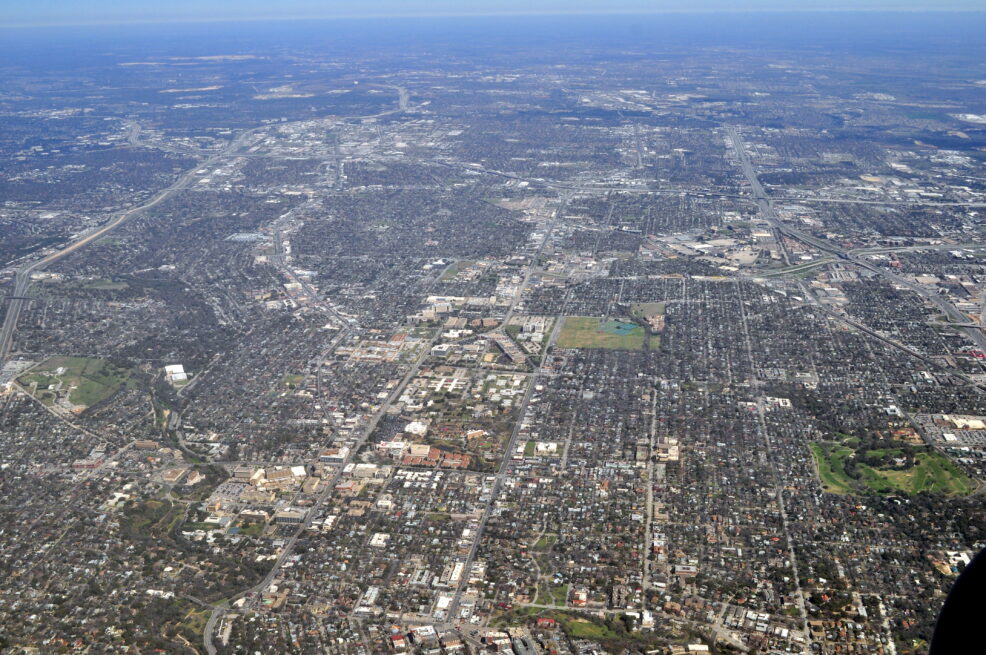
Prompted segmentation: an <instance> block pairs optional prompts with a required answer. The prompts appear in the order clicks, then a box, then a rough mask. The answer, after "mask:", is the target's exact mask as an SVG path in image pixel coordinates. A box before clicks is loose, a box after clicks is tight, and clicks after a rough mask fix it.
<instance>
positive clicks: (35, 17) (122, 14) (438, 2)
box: [0, 0, 986, 26]
mask: <svg viewBox="0 0 986 655" xmlns="http://www.w3.org/2000/svg"><path fill="white" fill-rule="evenodd" d="M984 9H986V4H984V2H983V0H0V25H7V26H16V25H56V24H61V25H66V24H68V25H71V24H103V23H107V24H109V23H128V22H148V23H154V22H173V21H212V20H222V21H232V20H267V19H292V18H334V17H368V16H389V17H398V16H400V17H403V16H421V17H427V16H438V15H470V14H476V15H483V14H530V13H548V14H552V13H558V14H578V13H661V12H703V11H705V12H710V11H711V12H720V11H796V10H797V11H804V10H820V11H828V10H871V11H878V10H907V11H922V10H937V11H941V10H952V11H969V10H974V11H982V10H984Z"/></svg>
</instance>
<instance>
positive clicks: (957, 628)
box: [928, 548, 986, 655]
mask: <svg viewBox="0 0 986 655" xmlns="http://www.w3.org/2000/svg"><path fill="white" fill-rule="evenodd" d="M983 617H986V548H984V549H983V550H981V551H980V552H979V554H978V555H976V557H975V558H974V559H973V560H972V561H971V562H969V565H968V566H966V567H965V570H964V571H962V573H961V574H960V575H959V577H958V579H957V580H956V581H955V584H954V585H952V590H951V591H950V592H949V593H948V598H946V599H945V605H944V606H942V610H941V613H940V614H939V615H938V622H937V623H936V624H935V635H934V637H932V638H931V649H930V650H929V651H928V655H955V654H956V653H973V652H982V650H981V649H982V647H983V641H982V640H983V628H982V625H981V624H980V622H981V621H982V620H983Z"/></svg>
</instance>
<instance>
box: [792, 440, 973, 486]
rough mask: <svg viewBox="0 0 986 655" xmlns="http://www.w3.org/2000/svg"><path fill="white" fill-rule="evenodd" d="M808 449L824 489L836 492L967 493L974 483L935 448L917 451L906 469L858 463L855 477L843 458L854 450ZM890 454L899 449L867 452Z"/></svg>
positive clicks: (844, 447)
mask: <svg viewBox="0 0 986 655" xmlns="http://www.w3.org/2000/svg"><path fill="white" fill-rule="evenodd" d="M811 452H812V455H813V456H814V458H815V463H816V465H817V466H818V476H819V478H821V481H822V486H823V487H824V489H825V491H827V492H830V493H837V494H848V493H854V492H863V493H866V492H873V493H878V494H893V493H905V494H917V493H921V492H923V491H933V492H938V493H943V494H947V495H962V494H968V493H970V492H971V491H972V490H973V489H974V488H975V485H974V484H973V482H972V480H970V479H969V478H968V476H966V475H965V473H963V472H962V471H961V470H960V469H959V468H958V467H957V466H955V464H953V463H952V462H950V461H949V460H948V458H946V457H945V456H944V455H942V454H941V453H939V452H937V451H933V450H932V451H928V452H921V453H917V454H916V455H915V456H914V465H913V466H911V467H910V468H907V469H902V470H895V469H892V468H882V467H881V468H874V467H872V466H868V465H866V464H862V463H860V464H859V466H858V468H859V471H860V473H861V475H860V478H859V480H853V479H852V478H851V477H849V475H848V474H847V473H846V460H847V459H848V458H849V457H851V456H852V455H853V454H854V452H855V451H854V450H853V449H852V448H850V447H849V446H847V445H841V444H819V443H813V444H811ZM885 452H886V453H887V454H890V455H891V456H898V455H899V454H901V453H902V451H900V450H898V449H893V450H890V451H883V450H875V451H869V452H868V453H867V454H868V455H876V454H884V453H885Z"/></svg>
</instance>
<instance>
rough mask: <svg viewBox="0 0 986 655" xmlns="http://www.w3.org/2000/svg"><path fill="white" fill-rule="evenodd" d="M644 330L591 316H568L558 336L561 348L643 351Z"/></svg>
mask: <svg viewBox="0 0 986 655" xmlns="http://www.w3.org/2000/svg"><path fill="white" fill-rule="evenodd" d="M644 336H645V335H644V328H642V327H640V326H639V325H634V324H631V323H623V322H621V321H604V320H602V319H599V318H593V317H591V316H567V317H566V318H565V322H564V323H563V324H562V328H561V332H560V333H559V334H558V341H557V346H558V347H559V348H606V349H609V350H642V349H643V347H644Z"/></svg>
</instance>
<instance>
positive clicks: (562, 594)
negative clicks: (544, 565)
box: [545, 584, 568, 606]
mask: <svg viewBox="0 0 986 655" xmlns="http://www.w3.org/2000/svg"><path fill="white" fill-rule="evenodd" d="M548 600H550V602H551V604H552V605H563V606H564V605H566V604H567V603H568V585H567V584H566V585H561V586H559V587H550V588H549V589H548V597H547V598H546V599H545V602H548Z"/></svg>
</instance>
